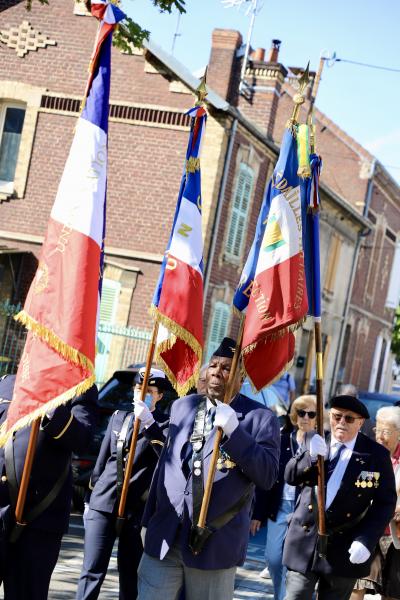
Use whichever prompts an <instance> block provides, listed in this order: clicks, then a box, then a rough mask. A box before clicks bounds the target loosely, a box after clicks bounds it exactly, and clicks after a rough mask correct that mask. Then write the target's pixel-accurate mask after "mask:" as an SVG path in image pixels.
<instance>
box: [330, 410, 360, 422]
mask: <svg viewBox="0 0 400 600" xmlns="http://www.w3.org/2000/svg"><path fill="white" fill-rule="evenodd" d="M331 415H332V417H333V418H334V419H335V421H337V422H338V423H339V421H341V420H342V419H344V420H345V421H346V423H349V424H351V423H354V421H355V420H356V419H363V418H364V417H352V416H351V415H344V414H342V413H335V412H333V411H332V410H331Z"/></svg>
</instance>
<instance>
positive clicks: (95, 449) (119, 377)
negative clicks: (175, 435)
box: [72, 363, 144, 510]
mask: <svg viewBox="0 0 400 600" xmlns="http://www.w3.org/2000/svg"><path fill="white" fill-rule="evenodd" d="M143 366H144V364H143V363H138V364H134V365H130V366H129V367H127V368H126V369H121V370H119V371H115V373H114V374H113V376H112V377H111V379H109V380H108V381H107V382H106V383H105V384H104V385H103V386H102V387H101V388H100V390H99V399H98V406H99V411H98V422H97V425H96V428H95V431H94V435H93V438H92V441H91V443H90V445H89V447H88V448H87V450H86V452H85V453H84V454H82V455H77V454H74V455H73V456H72V477H73V483H74V487H73V497H72V502H73V505H74V508H75V509H77V510H82V508H83V500H84V497H85V493H86V490H87V489H88V485H89V480H90V476H91V473H92V471H93V468H94V465H95V463H96V460H97V456H98V454H99V450H100V446H101V442H102V440H103V437H104V434H105V432H106V429H107V425H108V421H109V420H110V417H111V415H112V414H113V412H114V411H115V410H117V409H119V410H132V402H133V380H134V377H135V375H136V373H137V372H138V370H139V369H140V368H141V367H143Z"/></svg>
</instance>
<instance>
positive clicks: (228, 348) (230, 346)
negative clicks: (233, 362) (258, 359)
mask: <svg viewBox="0 0 400 600" xmlns="http://www.w3.org/2000/svg"><path fill="white" fill-rule="evenodd" d="M235 348H236V342H235V340H233V339H232V338H229V337H225V338H224V339H223V340H222V342H221V343H220V345H219V346H218V348H217V349H216V350H214V352H213V353H212V355H213V356H222V357H223V358H233V355H234V354H235Z"/></svg>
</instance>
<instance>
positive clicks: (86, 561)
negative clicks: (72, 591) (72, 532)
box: [76, 509, 143, 600]
mask: <svg viewBox="0 0 400 600" xmlns="http://www.w3.org/2000/svg"><path fill="white" fill-rule="evenodd" d="M115 521H116V518H115V515H114V514H111V513H105V512H100V511H98V510H93V509H89V512H88V516H87V517H86V519H85V549H84V556H83V567H82V571H81V575H80V578H79V582H78V589H77V592H76V600H96V599H97V598H98V597H99V594H100V589H101V586H102V583H103V581H104V578H105V576H106V574H107V569H108V564H109V562H110V558H111V553H112V549H113V546H114V542H115V538H116V531H115ZM142 553H143V545H142V540H141V538H140V531H139V530H138V528H137V527H135V525H134V524H133V522H132V521H130V520H129V519H128V520H127V521H126V522H125V523H124V526H123V528H122V532H121V535H120V537H119V542H118V573H119V598H120V600H134V599H135V598H136V596H137V568H138V565H139V562H140V559H141V556H142Z"/></svg>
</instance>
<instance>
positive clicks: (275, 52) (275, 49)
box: [268, 40, 282, 63]
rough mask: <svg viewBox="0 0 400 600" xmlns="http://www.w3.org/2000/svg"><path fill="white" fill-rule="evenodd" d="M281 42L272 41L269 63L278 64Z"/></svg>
mask: <svg viewBox="0 0 400 600" xmlns="http://www.w3.org/2000/svg"><path fill="white" fill-rule="evenodd" d="M281 43H282V42H281V40H272V46H271V49H270V51H269V56H268V62H270V63H277V62H278V56H279V48H280V47H281Z"/></svg>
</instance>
